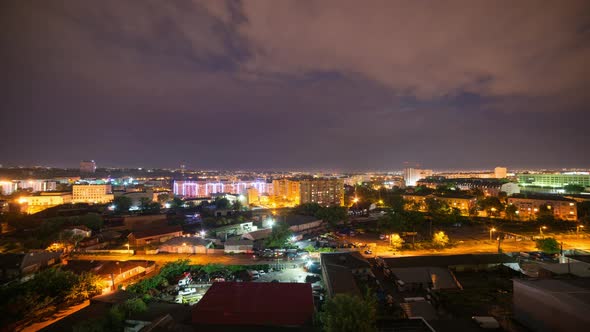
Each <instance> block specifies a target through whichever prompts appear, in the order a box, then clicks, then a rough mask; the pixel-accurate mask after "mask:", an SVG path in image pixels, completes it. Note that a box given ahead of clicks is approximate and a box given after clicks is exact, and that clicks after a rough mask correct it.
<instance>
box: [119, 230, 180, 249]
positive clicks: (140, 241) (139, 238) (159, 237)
mask: <svg viewBox="0 0 590 332" xmlns="http://www.w3.org/2000/svg"><path fill="white" fill-rule="evenodd" d="M178 236H182V227H180V226H167V227H160V228H151V229H146V230H140V231H134V232H131V233H129V235H128V236H127V238H128V239H129V244H130V245H132V246H143V245H147V244H160V243H163V242H166V241H168V240H170V239H172V238H174V237H178Z"/></svg>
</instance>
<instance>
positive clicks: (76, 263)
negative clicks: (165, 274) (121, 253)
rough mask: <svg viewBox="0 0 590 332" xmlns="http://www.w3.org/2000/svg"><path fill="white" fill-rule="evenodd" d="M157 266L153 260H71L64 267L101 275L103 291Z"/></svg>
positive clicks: (74, 270) (79, 272) (77, 271)
mask: <svg viewBox="0 0 590 332" xmlns="http://www.w3.org/2000/svg"><path fill="white" fill-rule="evenodd" d="M155 267H156V264H155V262H153V261H141V260H129V261H80V260H70V261H68V262H67V264H65V265H64V269H66V270H69V271H72V272H74V273H77V274H81V273H83V272H90V273H92V274H95V275H97V276H99V277H100V278H101V279H102V281H103V293H106V292H108V291H110V290H112V289H116V287H117V285H119V284H120V283H121V282H123V281H125V280H128V279H131V278H134V277H137V276H141V275H145V274H147V273H150V272H151V271H153V270H154V269H155Z"/></svg>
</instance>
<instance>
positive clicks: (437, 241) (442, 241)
mask: <svg viewBox="0 0 590 332" xmlns="http://www.w3.org/2000/svg"><path fill="white" fill-rule="evenodd" d="M432 244H433V245H434V246H435V247H437V248H444V247H446V246H447V245H448V244H449V237H448V236H447V234H445V232H443V231H440V232H436V233H434V236H433V237H432Z"/></svg>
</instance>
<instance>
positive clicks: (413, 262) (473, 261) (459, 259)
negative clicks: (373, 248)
mask: <svg viewBox="0 0 590 332" xmlns="http://www.w3.org/2000/svg"><path fill="white" fill-rule="evenodd" d="M383 261H384V262H385V263H386V264H387V266H388V267H390V268H392V267H425V266H440V267H448V266H454V265H483V264H500V263H514V262H516V260H515V259H514V258H512V257H510V256H508V255H504V254H480V255H476V254H464V255H432V256H410V257H388V258H383Z"/></svg>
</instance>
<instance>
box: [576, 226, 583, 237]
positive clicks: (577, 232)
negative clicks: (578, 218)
mask: <svg viewBox="0 0 590 332" xmlns="http://www.w3.org/2000/svg"><path fill="white" fill-rule="evenodd" d="M580 228H584V225H577V226H576V236H579V235H580Z"/></svg>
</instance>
